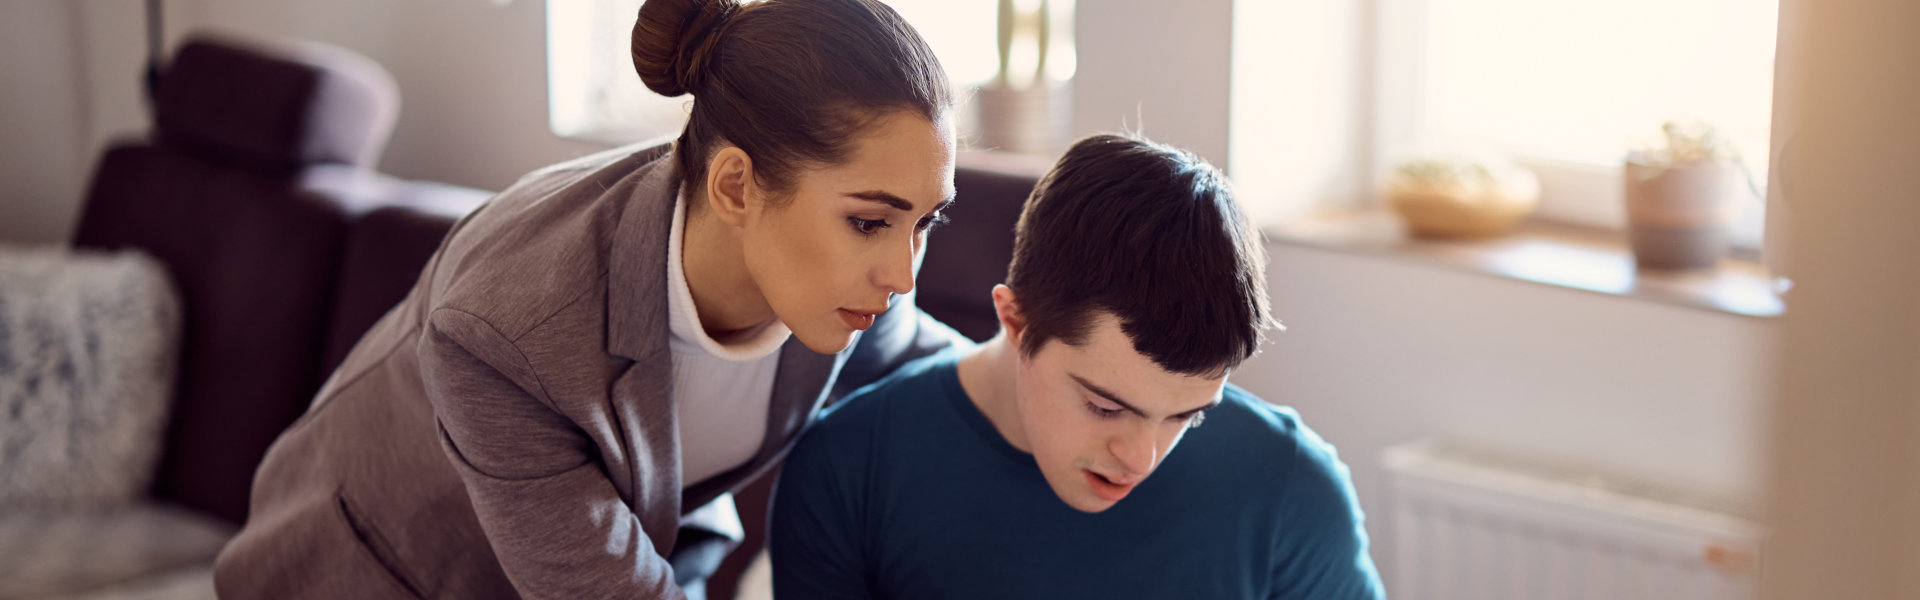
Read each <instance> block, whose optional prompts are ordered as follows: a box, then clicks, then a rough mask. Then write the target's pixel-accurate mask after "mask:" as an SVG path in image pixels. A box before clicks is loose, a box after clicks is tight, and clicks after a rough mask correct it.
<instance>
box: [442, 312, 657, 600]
mask: <svg viewBox="0 0 1920 600" xmlns="http://www.w3.org/2000/svg"><path fill="white" fill-rule="evenodd" d="M420 344H421V346H420V348H419V356H420V363H421V364H420V367H421V375H422V376H423V377H424V378H425V383H426V390H427V397H428V399H429V400H430V401H431V402H432V403H433V409H434V414H435V416H436V417H437V420H438V423H439V432H438V433H439V435H440V436H441V438H440V442H441V448H442V449H443V450H445V452H446V455H447V458H448V460H449V461H451V462H452V463H453V466H454V469H455V470H457V471H458V472H459V473H460V478H461V479H462V480H463V481H464V482H465V483H466V488H467V496H468V498H469V499H471V500H472V503H473V509H474V513H475V514H476V515H477V516H478V517H479V519H480V526H481V528H482V529H483V530H485V532H486V535H487V540H488V541H489V542H490V543H491V544H492V546H493V552H494V555H495V556H496V557H497V558H498V559H499V561H500V566H501V568H503V569H504V570H505V571H506V574H507V578H508V579H509V580H511V581H512V582H513V586H514V589H515V590H517V591H518V592H519V593H520V596H521V597H523V598H527V599H529V600H534V599H544V598H568V599H571V598H648V599H652V598H665V599H672V600H681V599H684V598H685V597H686V596H685V594H684V593H683V592H682V591H681V590H680V588H679V587H677V586H675V585H674V583H673V569H672V567H671V566H669V564H668V563H667V560H666V559H665V558H662V557H661V556H660V555H659V553H658V552H657V551H656V549H655V547H654V544H653V542H652V540H651V539H649V538H648V536H647V532H646V531H645V530H643V529H642V528H641V522H640V518H639V517H638V516H637V515H635V514H634V513H633V511H632V510H630V509H628V507H627V504H626V502H624V501H623V500H622V499H621V497H620V494H619V493H618V491H617V490H615V489H614V485H613V483H612V482H611V481H609V480H608V479H607V476H606V475H605V473H604V472H603V471H602V469H601V465H600V464H599V462H598V461H597V460H596V459H595V457H594V453H593V444H592V441H591V440H590V439H589V438H588V437H587V436H586V434H585V433H584V432H582V431H580V430H579V428H578V427H577V426H576V425H575V424H574V423H573V421H571V420H569V419H568V418H566V417H565V416H564V415H561V414H560V413H558V412H556V411H555V410H553V408H552V404H551V399H550V398H548V397H547V394H546V390H545V388H544V387H543V386H542V384H541V382H540V379H539V376H538V374H537V373H535V372H534V370H533V368H532V365H531V364H530V363H529V362H528V361H527V359H526V357H525V356H524V355H522V354H520V352H519V350H518V349H517V348H516V347H515V346H514V345H513V344H512V343H511V342H509V341H508V340H507V339H506V338H505V337H504V336H502V335H501V334H500V333H499V332H498V331H497V330H495V329H494V328H493V326H492V325H490V324H488V323H487V322H485V321H483V320H481V319H480V318H479V317H476V316H474V315H472V314H469V313H466V312H462V311H457V310H450V309H440V310H436V311H434V312H433V314H432V315H430V316H429V317H428V322H427V326H426V331H425V334H424V335H423V336H422V338H421V341H420ZM673 520H674V521H675V522H677V521H678V515H676V516H675V518H674V519H673Z"/></svg>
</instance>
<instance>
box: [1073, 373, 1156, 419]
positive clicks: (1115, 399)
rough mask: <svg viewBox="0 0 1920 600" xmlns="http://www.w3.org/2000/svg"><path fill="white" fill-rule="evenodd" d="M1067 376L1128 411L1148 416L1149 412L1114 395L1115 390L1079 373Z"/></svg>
mask: <svg viewBox="0 0 1920 600" xmlns="http://www.w3.org/2000/svg"><path fill="white" fill-rule="evenodd" d="M1067 376H1068V377H1072V378H1073V381H1074V383H1078V384H1080V387H1083V388H1087V391H1089V392H1093V394H1094V395H1095V396H1099V397H1101V398H1106V399H1107V401H1108V402H1112V403H1114V404H1118V405H1120V408H1124V409H1127V411H1128V412H1131V413H1133V414H1136V415H1140V416H1141V417H1142V418H1145V417H1146V416H1147V413H1144V412H1140V409H1138V408H1134V407H1133V405H1132V404H1127V401H1125V400H1121V399H1120V397H1119V396H1116V395H1114V394H1113V392H1109V391H1107V390H1106V389H1104V388H1101V387H1100V386H1097V385H1094V384H1093V383H1091V382H1088V381H1087V380H1085V379H1081V378H1080V376H1079V375H1074V374H1072V373H1068V374H1067Z"/></svg>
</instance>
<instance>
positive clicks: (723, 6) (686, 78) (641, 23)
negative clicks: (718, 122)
mask: <svg viewBox="0 0 1920 600" xmlns="http://www.w3.org/2000/svg"><path fill="white" fill-rule="evenodd" d="M739 8H740V3H739V2H738V1H737V0H646V2H645V3H644V4H641V5H640V17H639V19H637V20H635V21H634V23H633V70H634V72H636V73H639V74H640V81H641V82H644V83H646V84H647V89H651V90H653V91H655V92H657V93H659V94H660V95H662V96H666V97H669V98H671V97H674V96H678V95H681V94H685V93H689V92H695V93H697V90H699V89H700V88H701V87H702V84H703V83H704V82H705V81H706V79H707V77H708V73H709V71H710V69H709V68H708V64H709V63H710V62H711V60H712V58H711V57H712V55H713V50H714V47H715V46H716V45H718V42H719V41H720V30H721V29H722V28H723V27H724V26H725V25H726V24H727V21H728V20H729V19H731V18H732V17H733V14H734V11H736V10H738V9H739Z"/></svg>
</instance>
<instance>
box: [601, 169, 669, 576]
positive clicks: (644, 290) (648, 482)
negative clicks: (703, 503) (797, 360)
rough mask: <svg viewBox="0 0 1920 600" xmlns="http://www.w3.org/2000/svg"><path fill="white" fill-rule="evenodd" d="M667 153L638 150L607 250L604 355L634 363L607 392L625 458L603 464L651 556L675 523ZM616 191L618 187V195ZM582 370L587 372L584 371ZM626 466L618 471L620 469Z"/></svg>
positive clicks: (663, 549) (662, 548)
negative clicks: (627, 193)
mask: <svg viewBox="0 0 1920 600" xmlns="http://www.w3.org/2000/svg"><path fill="white" fill-rule="evenodd" d="M668 147H669V146H659V147H654V148H650V149H647V150H642V151H640V152H638V153H636V154H635V157H636V158H635V159H634V160H641V161H645V162H647V164H646V165H644V166H642V167H640V169H639V171H638V172H637V173H635V176H636V177H638V178H639V180H638V181H637V182H636V183H635V185H634V186H633V191H632V193H631V196H630V197H629V198H628V199H627V200H626V202H627V205H626V207H625V208H624V209H623V210H621V212H620V223H619V224H618V225H617V226H616V227H615V228H614V239H613V240H612V241H611V243H610V244H609V252H610V253H611V254H612V256H610V257H609V258H608V272H607V338H606V339H607V352H608V354H610V355H614V356H618V357H622V358H625V359H628V360H631V361H632V362H631V363H629V365H628V367H627V369H626V371H625V372H623V373H621V374H620V376H619V378H618V379H616V380H615V381H614V382H613V385H612V389H610V390H608V393H609V395H610V400H611V403H612V410H613V411H614V414H615V415H616V416H617V417H618V419H619V423H620V424H619V427H620V428H621V429H622V431H623V432H625V433H626V435H628V436H629V437H628V439H627V444H626V448H625V450H626V451H627V452H628V453H629V456H625V457H615V456H608V457H602V460H603V461H604V462H605V463H606V464H607V465H608V467H609V470H610V471H612V470H613V469H612V467H614V466H616V465H619V466H624V467H626V469H624V471H625V472H624V473H615V472H609V473H608V476H609V477H610V478H611V479H613V480H614V481H615V482H616V485H619V484H621V483H622V482H624V485H623V486H622V487H624V488H625V489H623V490H621V492H622V495H623V496H624V497H625V498H626V499H627V503H628V505H629V506H630V507H631V508H632V509H633V512H634V514H636V515H639V518H640V524H641V527H642V528H643V529H644V530H645V531H646V532H647V535H648V537H649V538H650V539H651V540H652V542H653V546H654V550H655V551H656V552H658V553H659V554H660V555H661V556H666V555H667V554H668V553H669V552H671V551H672V550H673V544H674V538H675V533H676V532H677V531H678V530H679V522H680V508H681V506H680V486H681V483H680V426H679V416H678V415H677V414H676V412H675V408H674V404H673V374H672V372H673V371H672V365H673V361H672V356H671V355H670V354H669V353H668V349H667V341H668V336H669V335H671V334H670V332H669V329H668V325H667V304H666V297H667V291H666V289H667V288H666V285H667V284H666V279H667V271H666V262H667V240H668V239H669V235H670V234H671V231H670V228H671V227H672V226H673V205H674V201H675V199H676V198H675V196H676V195H677V194H678V193H679V189H680V185H679V180H678V177H676V176H675V174H674V173H675V170H674V168H673V160H672V155H671V153H670V152H668V151H667V150H666V148H668ZM616 189H617V188H616ZM582 366H583V367H584V366H585V365H582ZM621 463H624V464H621Z"/></svg>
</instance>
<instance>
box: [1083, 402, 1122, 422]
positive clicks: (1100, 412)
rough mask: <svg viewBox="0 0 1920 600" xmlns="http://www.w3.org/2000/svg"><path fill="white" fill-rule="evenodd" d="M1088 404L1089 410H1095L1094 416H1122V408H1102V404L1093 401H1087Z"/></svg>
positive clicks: (1108, 417)
mask: <svg viewBox="0 0 1920 600" xmlns="http://www.w3.org/2000/svg"><path fill="white" fill-rule="evenodd" d="M1086 405H1087V410H1090V411H1093V416H1096V417H1100V418H1102V419H1111V418H1114V417H1118V416H1120V412H1121V411H1120V409H1117V408H1101V407H1100V405H1098V404H1094V403H1092V402H1088V403H1086Z"/></svg>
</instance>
